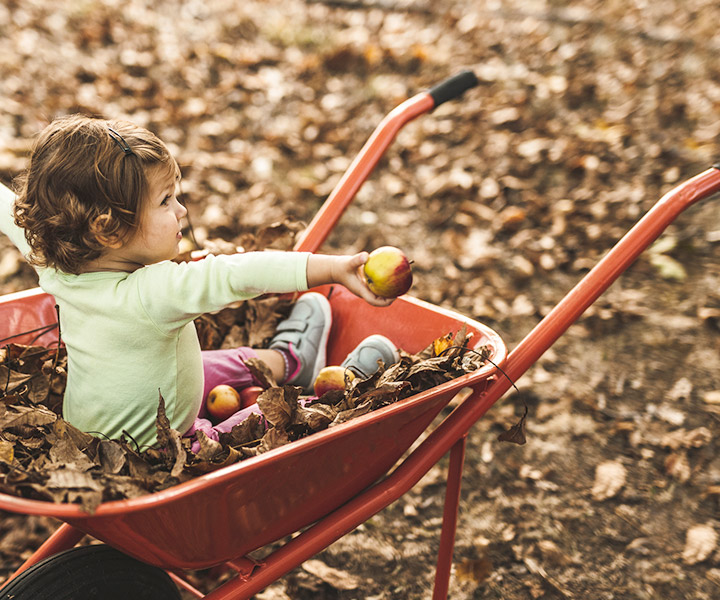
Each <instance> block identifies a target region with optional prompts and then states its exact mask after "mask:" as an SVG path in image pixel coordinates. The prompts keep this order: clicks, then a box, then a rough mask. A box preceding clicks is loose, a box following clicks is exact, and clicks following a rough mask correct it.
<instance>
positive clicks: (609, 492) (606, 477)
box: [591, 460, 627, 500]
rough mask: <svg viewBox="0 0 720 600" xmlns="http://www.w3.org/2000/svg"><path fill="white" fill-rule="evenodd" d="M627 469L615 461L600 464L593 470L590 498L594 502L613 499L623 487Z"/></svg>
mask: <svg viewBox="0 0 720 600" xmlns="http://www.w3.org/2000/svg"><path fill="white" fill-rule="evenodd" d="M626 478H627V469H625V467H624V466H623V465H622V463H620V462H618V461H616V460H608V461H605V462H603V463H600V464H599V465H598V466H597V467H596V469H595V482H594V484H593V487H592V491H591V493H592V497H593V498H594V499H595V500H607V499H608V498H613V497H614V496H616V495H617V494H618V492H619V491H620V490H621V489H622V487H623V486H624V485H625V480H626Z"/></svg>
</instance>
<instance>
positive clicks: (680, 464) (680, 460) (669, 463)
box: [665, 452, 692, 483]
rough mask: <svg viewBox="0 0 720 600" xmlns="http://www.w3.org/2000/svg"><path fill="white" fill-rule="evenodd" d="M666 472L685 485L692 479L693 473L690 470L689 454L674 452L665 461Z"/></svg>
mask: <svg viewBox="0 0 720 600" xmlns="http://www.w3.org/2000/svg"><path fill="white" fill-rule="evenodd" d="M665 472H666V473H667V474H668V475H670V476H671V477H674V478H675V479H677V480H678V481H679V482H680V483H685V482H686V481H687V480H688V479H690V475H691V474H692V471H691V469H690V461H688V457H687V452H673V453H672V454H670V455H668V456H667V458H666V459H665Z"/></svg>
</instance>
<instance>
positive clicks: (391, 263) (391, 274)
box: [363, 246, 413, 298]
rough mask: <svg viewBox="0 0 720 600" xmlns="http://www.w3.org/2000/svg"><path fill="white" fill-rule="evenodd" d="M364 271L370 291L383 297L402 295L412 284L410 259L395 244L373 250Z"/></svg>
mask: <svg viewBox="0 0 720 600" xmlns="http://www.w3.org/2000/svg"><path fill="white" fill-rule="evenodd" d="M363 271H364V273H365V279H366V281H367V284H368V287H369V288H370V291H371V292H372V293H373V294H375V295H376V296H380V297H381V298H395V297H397V296H400V295H402V294H404V293H405V292H407V291H408V290H409V289H410V286H411V285H412V280H413V276H412V270H411V268H410V261H409V260H408V259H407V257H406V256H405V254H403V251H402V250H400V249H398V248H394V247H393V246H382V247H381V248H377V249H376V250H373V251H372V252H371V253H370V256H369V257H368V259H367V262H366V263H365V266H364V267H363Z"/></svg>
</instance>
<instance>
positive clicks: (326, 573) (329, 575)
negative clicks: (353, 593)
mask: <svg viewBox="0 0 720 600" xmlns="http://www.w3.org/2000/svg"><path fill="white" fill-rule="evenodd" d="M302 568H303V569H305V570H306V571H307V572H308V573H310V574H311V575H315V577H317V578H318V579H321V580H322V581H324V582H325V583H327V584H328V585H330V586H331V587H333V588H335V589H336V590H356V589H358V588H359V587H360V586H361V584H362V582H361V580H360V579H359V578H358V577H355V576H354V575H351V574H350V573H348V572H346V571H341V570H340V569H335V568H333V567H330V566H328V565H326V564H325V563H324V562H323V561H321V560H317V559H311V560H306V561H305V562H304V563H303V564H302Z"/></svg>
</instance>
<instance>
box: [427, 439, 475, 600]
mask: <svg viewBox="0 0 720 600" xmlns="http://www.w3.org/2000/svg"><path fill="white" fill-rule="evenodd" d="M466 442H467V435H464V436H462V437H461V438H460V439H459V440H458V441H457V442H455V445H454V446H453V447H452V448H451V449H450V462H449V464H448V474H447V482H446V486H445V509H444V512H443V523H442V530H441V531H440V548H439V549H438V559H437V567H436V569H435V587H434V589H433V596H432V597H433V600H446V598H447V595H448V588H449V585H450V573H451V572H452V559H453V550H454V548H455V532H456V531H457V520H458V508H459V507H460V487H461V486H462V473H463V465H464V464H465V445H466Z"/></svg>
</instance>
